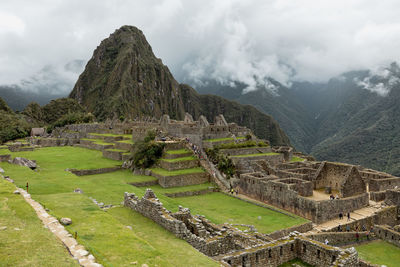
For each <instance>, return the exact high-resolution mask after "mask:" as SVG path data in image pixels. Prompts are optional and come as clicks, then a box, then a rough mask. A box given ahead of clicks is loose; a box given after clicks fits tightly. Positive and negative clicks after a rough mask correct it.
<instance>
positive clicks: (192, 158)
mask: <svg viewBox="0 0 400 267" xmlns="http://www.w3.org/2000/svg"><path fill="white" fill-rule="evenodd" d="M196 159H197V158H196V157H195V156H188V157H181V158H176V159H161V160H162V161H166V162H179V161H188V160H196Z"/></svg>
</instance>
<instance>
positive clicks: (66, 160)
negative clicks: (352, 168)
mask: <svg viewBox="0 0 400 267" xmlns="http://www.w3.org/2000/svg"><path fill="white" fill-rule="evenodd" d="M11 154H12V155H13V157H15V156H22V157H26V158H29V159H35V160H37V163H38V165H39V166H40V167H39V168H38V170H37V171H32V170H30V169H28V168H25V167H21V166H17V165H11V164H8V163H5V162H1V163H0V167H2V168H3V169H4V170H5V171H6V175H9V176H10V177H11V178H12V179H14V180H15V182H16V184H17V185H18V186H19V187H24V186H25V184H26V182H29V185H30V187H29V192H30V193H31V195H32V198H33V199H35V200H37V201H39V202H40V203H41V204H42V205H44V206H45V207H46V208H48V209H50V213H51V214H52V215H54V216H56V217H57V218H60V217H70V218H71V219H72V220H73V224H72V225H70V226H68V227H67V230H68V231H69V232H71V233H74V232H75V231H76V232H77V233H78V241H79V242H80V243H81V244H83V245H84V246H85V247H86V248H87V249H89V251H90V252H91V253H92V254H93V255H94V256H95V257H96V259H98V261H99V262H100V263H101V264H103V265H104V266H124V265H125V264H127V263H130V262H133V261H138V266H141V264H143V263H146V264H148V265H149V266H155V265H156V264H157V265H159V266H189V265H190V266H218V264H217V263H215V262H214V261H212V260H211V259H210V258H208V257H206V256H204V255H203V254H201V253H199V252H198V251H196V250H195V249H194V248H192V247H191V246H190V245H189V244H188V243H186V242H185V241H183V240H179V239H177V238H176V237H175V236H174V235H172V234H170V233H169V232H168V231H166V230H164V229H163V228H161V227H160V226H158V225H157V224H156V223H154V222H153V221H151V220H149V219H147V218H145V217H143V216H141V215H139V214H138V213H136V212H133V211H131V210H129V209H127V208H123V207H118V205H120V203H121V201H122V200H123V194H124V192H134V193H135V194H137V195H138V196H139V197H141V196H143V194H144V192H145V190H146V188H147V187H135V186H131V185H129V184H128V183H134V182H143V181H149V180H154V179H155V178H154V177H148V176H141V175H133V174H132V173H131V172H130V171H128V170H118V171H116V172H112V173H104V174H98V175H88V176H80V177H78V176H75V175H73V174H72V173H70V172H67V171H65V169H66V168H77V169H93V168H100V167H111V166H114V165H115V164H117V163H119V162H118V161H113V160H110V159H106V158H103V157H102V154H101V152H100V151H97V150H89V149H83V148H79V147H49V148H41V149H38V150H35V151H25V152H12V153H11ZM197 170H198V171H203V170H201V169H200V168H198V169H197ZM192 171H193V170H191V172H192ZM210 186H212V185H211V184H209V183H205V184H201V185H193V186H185V187H176V188H161V187H160V186H159V185H155V186H151V187H150V188H152V189H153V190H154V192H155V193H156V195H157V197H158V198H159V199H160V201H161V202H162V203H163V204H164V206H165V207H166V208H167V209H169V210H171V211H177V210H178V205H182V206H184V207H189V208H190V209H191V210H192V212H193V213H194V214H204V215H205V216H207V218H209V219H210V220H211V221H213V222H216V223H225V222H227V223H241V224H253V225H255V227H256V228H257V229H258V230H259V231H261V232H272V231H275V230H277V229H282V228H284V227H289V226H293V225H297V224H300V223H303V222H305V220H304V219H302V218H299V217H297V216H294V217H290V216H287V215H284V214H281V213H277V212H275V211H273V210H269V209H265V208H262V207H259V206H256V205H253V204H251V203H247V202H244V201H241V200H238V199H235V198H233V197H230V196H227V195H224V194H222V193H211V194H207V195H203V196H196V197H185V198H169V197H167V196H165V195H164V193H174V192H183V191H194V190H202V189H206V188H208V187H210ZM76 188H80V189H81V190H82V191H83V192H84V193H83V194H77V193H73V190H74V189H76ZM89 197H92V198H95V199H96V200H97V201H99V202H103V203H104V204H113V205H117V207H115V208H111V209H109V210H108V211H107V212H104V211H101V210H100V209H99V208H98V207H97V206H96V205H95V204H94V203H93V202H92V201H91V200H90V199H89ZM258 216H260V217H261V219H258ZM0 218H1V217H0ZM0 220H1V219H0ZM126 226H131V227H132V230H130V229H128V228H127V227H126ZM126 244H130V245H129V246H127V245H126ZM0 253H1V252H0Z"/></svg>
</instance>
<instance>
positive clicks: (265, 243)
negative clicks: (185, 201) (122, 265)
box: [124, 189, 358, 267]
mask: <svg viewBox="0 0 400 267" xmlns="http://www.w3.org/2000/svg"><path fill="white" fill-rule="evenodd" d="M124 205H125V206H126V207H129V208H131V209H132V210H134V211H136V212H139V213H140V214H142V215H143V216H145V217H148V218H150V219H152V220H153V221H154V222H156V223H157V224H159V225H160V226H162V227H164V228H165V229H167V230H168V231H170V232H171V233H173V234H174V235H175V236H177V237H178V238H181V239H183V240H185V241H186V242H188V243H189V244H190V245H192V246H193V247H194V248H196V249H198V250H199V251H200V252H202V253H204V254H205V255H207V256H209V257H213V258H214V259H215V260H218V261H220V262H221V263H222V265H223V266H255V267H258V266H279V265H281V264H283V263H285V262H288V261H290V260H293V259H297V258H298V259H301V260H303V261H304V262H306V263H309V264H312V265H314V266H317V267H322V266H323V267H326V266H343V267H346V266H348V267H350V266H358V255H357V252H356V251H355V250H354V249H353V248H351V249H341V248H338V247H331V246H328V245H324V244H323V243H321V242H318V241H315V240H312V239H310V238H307V237H305V236H303V235H301V234H299V233H292V234H290V235H289V236H286V237H283V238H281V239H278V240H272V241H271V239H269V238H268V237H267V236H266V235H264V234H261V233H257V232H251V233H245V232H242V231H241V230H239V229H237V228H235V227H233V226H231V225H229V224H223V225H216V224H213V223H211V222H210V221H208V220H207V219H206V218H205V217H204V216H201V215H192V214H191V213H190V210H189V209H185V208H182V207H179V211H178V212H176V213H172V212H171V211H169V210H167V209H166V208H164V206H163V205H162V203H161V202H160V201H159V200H158V198H157V197H156V195H155V194H154V192H153V191H152V190H151V189H147V190H146V193H145V194H144V196H143V197H142V198H141V199H139V198H138V197H137V196H136V195H135V194H133V193H125V197H124Z"/></svg>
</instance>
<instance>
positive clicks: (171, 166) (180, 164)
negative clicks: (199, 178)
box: [159, 159, 199, 171]
mask: <svg viewBox="0 0 400 267" xmlns="http://www.w3.org/2000/svg"><path fill="white" fill-rule="evenodd" d="M159 165H160V167H161V168H163V169H166V170H168V171H175V170H182V169H190V168H195V167H198V166H199V161H198V160H197V159H193V160H182V161H175V162H168V161H165V160H162V159H161V160H160V161H159Z"/></svg>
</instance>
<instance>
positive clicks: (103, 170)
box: [69, 166, 121, 176]
mask: <svg viewBox="0 0 400 267" xmlns="http://www.w3.org/2000/svg"><path fill="white" fill-rule="evenodd" d="M120 169H121V167H120V166H116V167H110V168H101V169H91V170H77V169H70V170H69V171H70V172H72V173H73V174H75V175H77V176H83V175H92V174H101V173H108V172H115V171H117V170H120Z"/></svg>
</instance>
